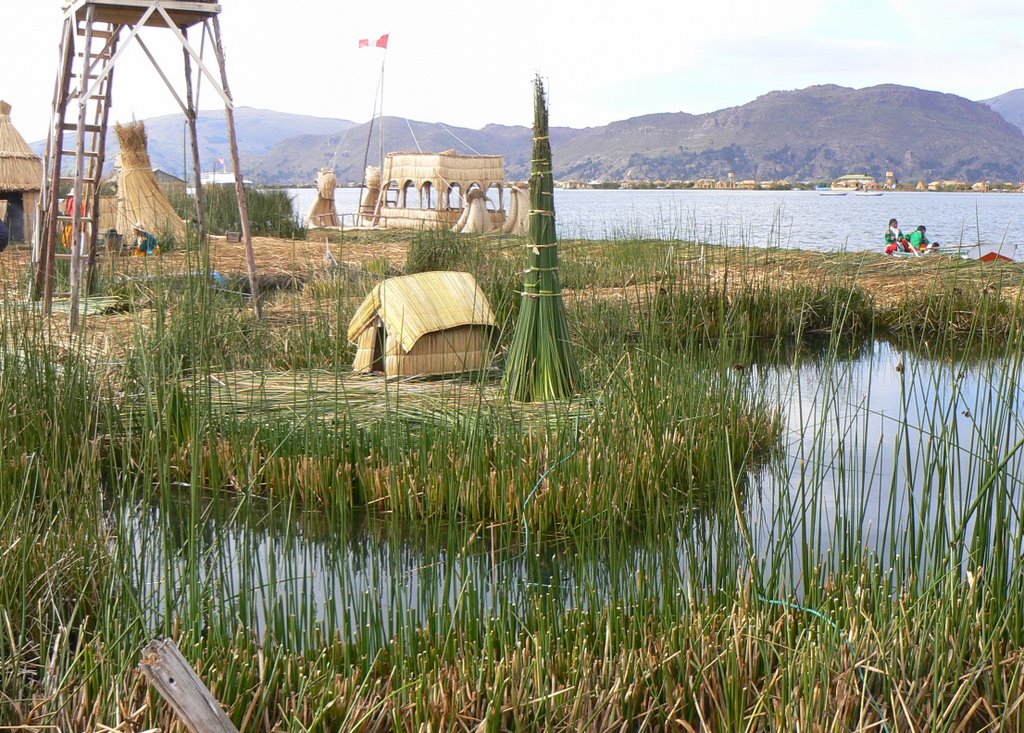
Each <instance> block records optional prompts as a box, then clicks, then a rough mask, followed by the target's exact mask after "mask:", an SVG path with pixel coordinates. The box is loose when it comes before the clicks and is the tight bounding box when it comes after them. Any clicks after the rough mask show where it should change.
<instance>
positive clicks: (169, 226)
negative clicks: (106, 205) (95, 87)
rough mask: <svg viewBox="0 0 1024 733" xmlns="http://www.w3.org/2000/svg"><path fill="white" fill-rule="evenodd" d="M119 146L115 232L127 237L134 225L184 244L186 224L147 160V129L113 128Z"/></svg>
mask: <svg viewBox="0 0 1024 733" xmlns="http://www.w3.org/2000/svg"><path fill="white" fill-rule="evenodd" d="M114 130H115V131H116V132H117V138H118V140H119V141H120V143H121V154H120V155H121V178H120V180H119V181H118V184H117V216H116V222H117V223H116V225H115V226H116V228H117V231H119V232H121V234H125V235H129V234H131V232H132V229H133V227H134V226H135V225H136V224H142V227H143V228H144V229H145V230H146V231H149V232H152V233H153V234H155V235H156V236H157V238H158V239H159V238H162V237H166V236H168V235H169V236H172V237H174V239H175V240H176V241H177V242H178V244H183V243H184V242H185V222H184V221H182V219H181V217H180V216H178V212H177V211H175V210H174V207H173V206H172V205H171V202H170V201H169V200H168V198H167V195H166V194H165V193H164V192H163V189H161V188H160V184H159V183H158V182H157V179H156V174H154V173H153V165H152V163H151V162H150V160H149V150H148V147H147V146H148V143H149V141H148V139H147V137H146V126H145V125H144V124H143V123H142V122H132V123H129V124H126V125H115V126H114Z"/></svg>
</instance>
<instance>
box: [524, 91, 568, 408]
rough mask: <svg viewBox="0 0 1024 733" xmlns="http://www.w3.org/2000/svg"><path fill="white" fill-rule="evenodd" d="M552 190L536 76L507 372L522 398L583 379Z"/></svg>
mask: <svg viewBox="0 0 1024 733" xmlns="http://www.w3.org/2000/svg"><path fill="white" fill-rule="evenodd" d="M554 188H555V185H554V180H553V178H552V176H551V141H550V139H549V138H548V109H547V101H546V100H545V98H544V83H543V82H542V81H541V79H540V77H539V76H538V77H537V78H536V79H535V80H534V121H533V170H532V174H531V176H530V241H529V244H528V245H527V246H528V247H529V250H528V251H529V267H528V268H527V270H526V272H525V273H524V275H523V294H522V303H521V305H520V309H519V318H518V320H517V321H516V331H515V335H514V336H513V339H512V345H511V347H509V352H508V359H507V363H506V372H505V383H506V387H507V389H508V393H509V395H510V396H511V397H512V398H513V399H516V400H520V401H523V402H533V401H537V400H557V399H562V398H565V397H568V396H569V395H571V394H572V393H573V392H574V391H575V390H576V388H577V386H578V385H579V381H580V378H579V367H578V365H577V363H576V357H575V354H574V353H573V349H572V342H571V341H570V340H569V325H568V324H567V323H566V320H565V303H564V302H563V300H562V286H561V283H560V282H559V279H558V244H557V239H556V237H555V196H554Z"/></svg>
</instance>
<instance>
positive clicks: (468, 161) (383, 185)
mask: <svg viewBox="0 0 1024 733" xmlns="http://www.w3.org/2000/svg"><path fill="white" fill-rule="evenodd" d="M506 198H508V211H507V213H506ZM529 208H530V204H529V196H528V194H527V193H526V192H525V191H523V190H522V189H520V188H518V187H517V186H509V185H508V184H507V183H506V181H505V158H504V156H501V155H460V154H459V153H456V152H455V151H454V150H446V151H444V152H441V153H402V152H394V153H388V154H387V155H386V156H385V158H384V166H383V170H381V169H380V168H377V167H376V166H370V167H369V168H367V171H366V191H365V192H364V194H363V197H362V200H361V202H360V205H359V213H358V222H359V224H360V225H361V226H367V227H379V228H397V229H452V230H455V231H460V232H478V233H482V232H490V231H497V230H500V231H502V232H504V233H512V232H521V231H524V230H525V226H526V219H527V216H528V214H529Z"/></svg>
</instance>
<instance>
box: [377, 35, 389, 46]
mask: <svg viewBox="0 0 1024 733" xmlns="http://www.w3.org/2000/svg"><path fill="white" fill-rule="evenodd" d="M389 35H391V34H390V33H385V34H384V35H383V36H381V37H380V38H378V39H377V42H376V43H375V44H374V45H375V46H376V47H377V48H387V47H388V36H389Z"/></svg>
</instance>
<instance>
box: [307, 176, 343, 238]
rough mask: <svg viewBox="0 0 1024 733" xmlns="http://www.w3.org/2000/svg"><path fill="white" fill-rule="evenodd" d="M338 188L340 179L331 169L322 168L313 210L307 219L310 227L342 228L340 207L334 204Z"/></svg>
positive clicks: (318, 177) (317, 178)
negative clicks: (339, 214)
mask: <svg viewBox="0 0 1024 733" xmlns="http://www.w3.org/2000/svg"><path fill="white" fill-rule="evenodd" d="M337 187H338V178H337V176H335V175H334V171H332V170H331V169H330V168H321V169H320V172H319V173H317V174H316V189H317V196H316V200H315V201H314V202H313V208H311V209H310V210H309V216H308V217H307V218H306V219H307V222H308V224H309V226H310V227H337V226H341V219H340V218H339V217H338V207H337V205H336V204H335V203H334V190H335V189H336V188H337Z"/></svg>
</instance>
